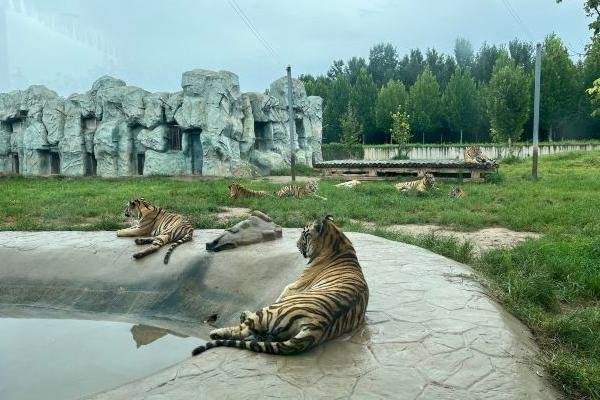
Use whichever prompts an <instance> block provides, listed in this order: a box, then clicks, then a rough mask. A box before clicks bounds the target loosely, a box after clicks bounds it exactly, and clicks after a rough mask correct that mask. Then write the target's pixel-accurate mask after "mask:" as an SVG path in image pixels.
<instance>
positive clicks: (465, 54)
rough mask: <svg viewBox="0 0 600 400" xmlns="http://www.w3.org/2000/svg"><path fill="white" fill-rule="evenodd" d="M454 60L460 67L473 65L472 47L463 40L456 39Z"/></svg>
mask: <svg viewBox="0 0 600 400" xmlns="http://www.w3.org/2000/svg"><path fill="white" fill-rule="evenodd" d="M454 58H455V59H456V64H458V66H460V67H463V68H464V67H470V66H471V65H473V46H471V42H469V41H468V40H467V39H465V38H461V37H458V38H456V41H455V42H454Z"/></svg>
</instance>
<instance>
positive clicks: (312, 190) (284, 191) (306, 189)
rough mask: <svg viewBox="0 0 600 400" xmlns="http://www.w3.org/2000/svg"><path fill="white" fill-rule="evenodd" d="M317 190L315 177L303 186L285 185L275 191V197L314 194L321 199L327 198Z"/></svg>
mask: <svg viewBox="0 0 600 400" xmlns="http://www.w3.org/2000/svg"><path fill="white" fill-rule="evenodd" d="M317 190H319V182H318V181H317V180H315V179H313V180H310V181H308V182H306V184H305V185H304V186H299V185H286V186H284V187H282V188H281V189H279V190H278V191H277V192H275V196H277V197H280V198H282V197H297V198H302V197H308V196H314V197H316V198H319V199H321V200H327V198H325V197H323V196H319V195H318V194H317Z"/></svg>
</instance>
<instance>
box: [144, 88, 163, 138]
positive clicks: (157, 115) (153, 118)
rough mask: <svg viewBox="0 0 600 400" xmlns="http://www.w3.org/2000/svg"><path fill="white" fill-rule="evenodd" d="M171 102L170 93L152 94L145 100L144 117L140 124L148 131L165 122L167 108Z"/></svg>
mask: <svg viewBox="0 0 600 400" xmlns="http://www.w3.org/2000/svg"><path fill="white" fill-rule="evenodd" d="M168 100H169V94H168V93H164V92H161V93H150V94H148V95H146V96H145V97H144V99H143V108H144V115H143V116H142V118H141V119H140V121H139V122H140V124H141V125H142V126H144V127H146V128H148V129H154V128H156V127H157V126H158V125H160V124H162V123H164V122H165V106H166V105H167V101H168Z"/></svg>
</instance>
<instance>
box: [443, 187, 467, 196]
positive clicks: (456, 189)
mask: <svg viewBox="0 0 600 400" xmlns="http://www.w3.org/2000/svg"><path fill="white" fill-rule="evenodd" d="M466 195H467V193H466V192H465V191H464V190H462V189H461V188H459V187H458V186H454V187H452V189H450V192H449V193H448V197H454V198H456V199H460V198H463V197H465V196H466Z"/></svg>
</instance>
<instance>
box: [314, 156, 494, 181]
mask: <svg viewBox="0 0 600 400" xmlns="http://www.w3.org/2000/svg"><path fill="white" fill-rule="evenodd" d="M313 167H314V168H316V169H320V170H322V171H323V173H324V175H325V176H327V177H340V178H345V179H358V180H381V179H389V178H393V177H395V176H398V175H417V176H422V175H424V174H425V173H426V172H430V173H432V174H433V175H435V177H436V178H444V177H448V178H449V177H459V178H460V177H461V176H466V178H467V179H470V180H472V181H483V180H484V179H485V175H486V174H489V173H492V172H496V171H497V169H498V164H496V163H491V162H490V163H467V162H464V161H458V160H381V161H377V160H332V161H323V162H320V163H314V164H313Z"/></svg>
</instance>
